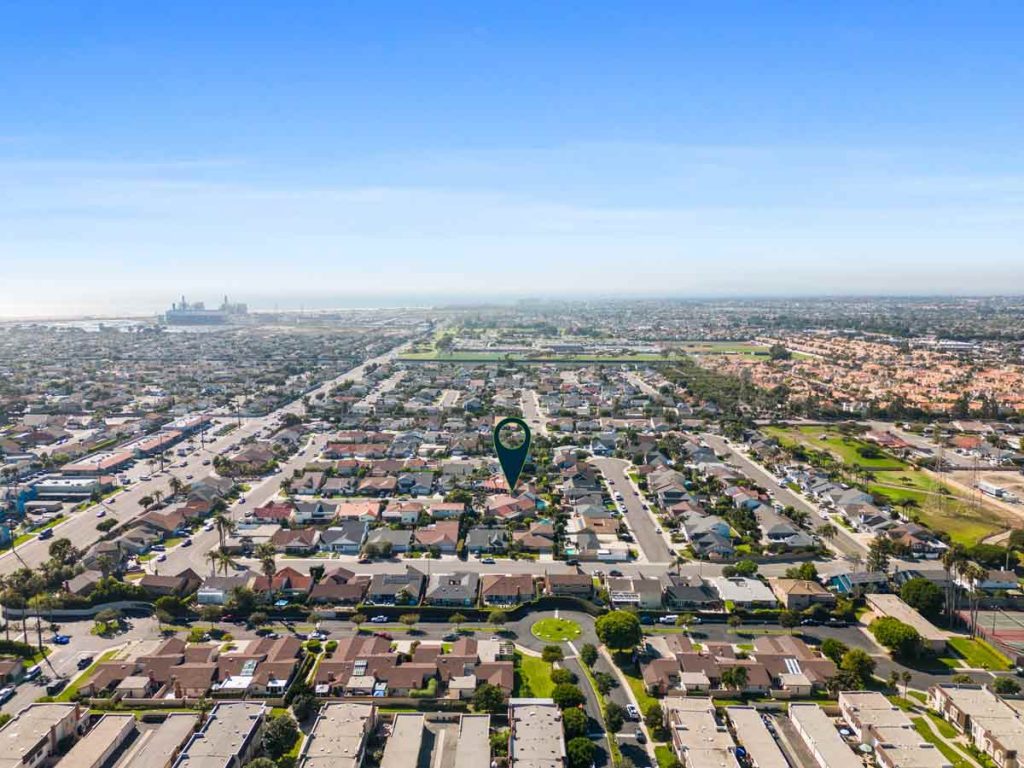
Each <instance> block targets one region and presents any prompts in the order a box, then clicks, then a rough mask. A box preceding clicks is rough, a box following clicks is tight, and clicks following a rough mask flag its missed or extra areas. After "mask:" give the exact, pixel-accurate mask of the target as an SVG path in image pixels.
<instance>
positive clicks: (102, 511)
mask: <svg viewBox="0 0 1024 768" xmlns="http://www.w3.org/2000/svg"><path fill="white" fill-rule="evenodd" d="M106 514H107V510H105V509H104V508H103V507H100V508H99V509H97V510H96V517H104V516H105V515H106Z"/></svg>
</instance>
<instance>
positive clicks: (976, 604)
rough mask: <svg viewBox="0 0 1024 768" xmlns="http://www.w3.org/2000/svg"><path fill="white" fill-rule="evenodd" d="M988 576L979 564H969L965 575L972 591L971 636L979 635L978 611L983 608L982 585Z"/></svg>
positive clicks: (970, 594) (970, 595) (969, 596)
mask: <svg viewBox="0 0 1024 768" xmlns="http://www.w3.org/2000/svg"><path fill="white" fill-rule="evenodd" d="M987 576H988V572H987V571H986V570H985V569H984V568H982V567H981V566H980V565H978V564H977V563H969V564H968V566H967V569H966V571H965V573H964V577H965V578H966V580H967V583H968V584H969V585H970V588H971V591H970V593H969V595H968V598H969V600H970V617H971V636H972V637H973V636H975V635H977V634H978V609H979V608H980V607H981V597H982V590H981V583H982V582H983V581H984V580H985V579H986V577H987Z"/></svg>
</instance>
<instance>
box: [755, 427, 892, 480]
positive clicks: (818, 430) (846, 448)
mask: <svg viewBox="0 0 1024 768" xmlns="http://www.w3.org/2000/svg"><path fill="white" fill-rule="evenodd" d="M764 433H765V434H766V435H768V436H769V437H775V438H777V439H778V441H779V442H780V443H781V444H782V445H789V446H793V445H803V446H804V447H805V448H810V449H811V450H815V451H827V452H828V453H831V454H832V455H833V456H835V457H836V459H838V460H839V461H841V462H843V463H844V464H846V465H848V466H852V465H854V464H858V465H859V466H861V467H863V468H864V469H870V470H872V471H875V470H906V469H909V466H910V465H909V464H907V463H906V462H905V461H903V460H901V459H898V458H896V457H895V456H891V455H889V454H884V455H882V456H880V457H876V458H867V457H865V456H862V455H861V454H860V453H858V449H861V448H869V447H870V448H877V447H878V446H876V445H874V444H873V443H869V442H867V441H866V440H861V439H860V438H857V437H848V436H846V435H844V434H843V433H841V432H840V431H839V430H838V429H835V428H834V427H819V426H813V425H812V426H803V427H765V428H764Z"/></svg>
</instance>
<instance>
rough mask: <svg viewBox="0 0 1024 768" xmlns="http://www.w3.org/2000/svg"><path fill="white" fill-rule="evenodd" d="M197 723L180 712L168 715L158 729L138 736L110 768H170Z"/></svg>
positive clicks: (194, 718) (196, 718) (191, 717)
mask: <svg viewBox="0 0 1024 768" xmlns="http://www.w3.org/2000/svg"><path fill="white" fill-rule="evenodd" d="M198 722H199V718H198V717H196V716H195V715H189V714H186V713H184V712H175V713H173V714H170V715H168V716H167V719H166V720H164V721H163V722H162V723H160V725H159V727H157V728H154V729H152V730H146V731H143V732H141V733H140V734H139V737H138V738H137V739H136V740H135V742H134V743H133V744H132V746H131V747H130V748H129V749H128V751H126V752H125V753H124V755H122V756H121V758H120V759H119V760H118V761H117V763H116V764H115V765H114V768H170V766H171V765H172V764H173V763H174V760H175V758H177V756H178V752H179V751H180V750H181V747H182V745H184V743H185V742H186V741H187V740H188V737H189V736H191V735H192V732H193V731H194V730H195V728H196V724H197V723H198Z"/></svg>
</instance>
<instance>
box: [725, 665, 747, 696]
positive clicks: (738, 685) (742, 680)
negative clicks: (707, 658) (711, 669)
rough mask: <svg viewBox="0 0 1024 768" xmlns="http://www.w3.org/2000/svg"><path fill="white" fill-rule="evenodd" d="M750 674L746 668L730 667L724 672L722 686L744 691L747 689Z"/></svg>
mask: <svg viewBox="0 0 1024 768" xmlns="http://www.w3.org/2000/svg"><path fill="white" fill-rule="evenodd" d="M748 680H749V673H748V672H747V668H746V667H744V666H736V667H728V668H726V669H725V670H723V672H722V685H724V686H725V687H726V688H733V689H735V690H737V691H742V690H743V689H745V688H746V687H747V681H748Z"/></svg>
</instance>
